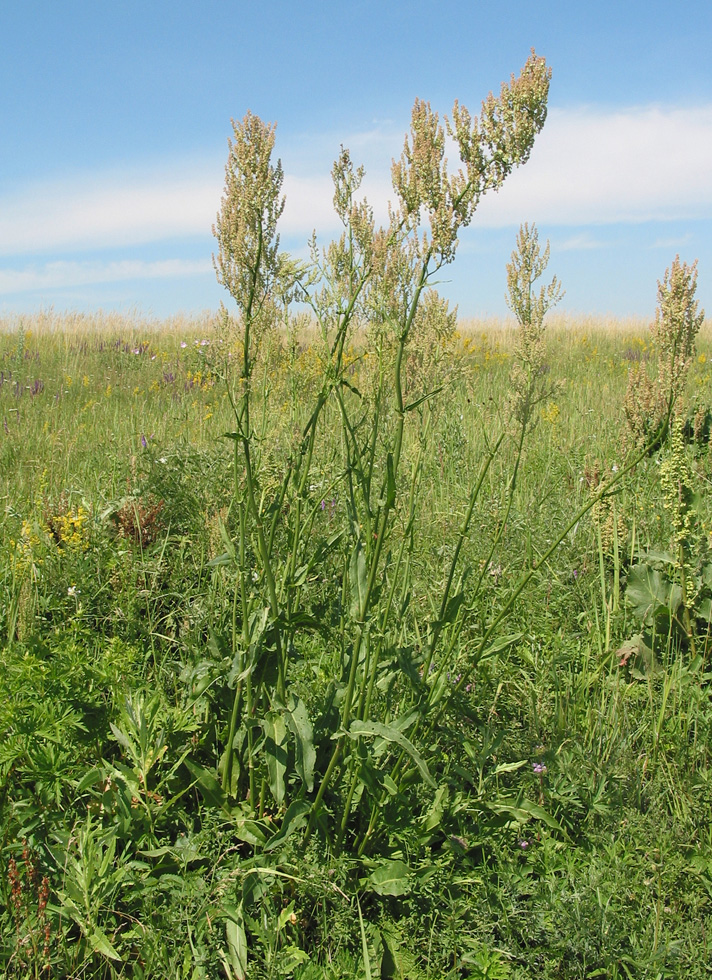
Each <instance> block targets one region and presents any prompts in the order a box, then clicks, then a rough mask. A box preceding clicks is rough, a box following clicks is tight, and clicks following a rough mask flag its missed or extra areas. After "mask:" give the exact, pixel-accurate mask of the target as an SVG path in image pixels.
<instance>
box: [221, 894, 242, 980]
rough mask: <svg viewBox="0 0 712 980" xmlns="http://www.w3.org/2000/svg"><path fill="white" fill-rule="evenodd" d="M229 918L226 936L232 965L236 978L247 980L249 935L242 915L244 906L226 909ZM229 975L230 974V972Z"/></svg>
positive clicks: (237, 979)
mask: <svg viewBox="0 0 712 980" xmlns="http://www.w3.org/2000/svg"><path fill="white" fill-rule="evenodd" d="M225 911H226V912H227V914H228V920H227V922H226V923H225V937H226V939H227V951H228V956H229V957H230V966H231V967H232V969H233V973H234V976H235V980H245V977H246V976H247V936H246V935H245V923H244V920H243V915H242V907H240V908H236V909H229V910H228V909H226V910H225ZM228 976H229V974H228Z"/></svg>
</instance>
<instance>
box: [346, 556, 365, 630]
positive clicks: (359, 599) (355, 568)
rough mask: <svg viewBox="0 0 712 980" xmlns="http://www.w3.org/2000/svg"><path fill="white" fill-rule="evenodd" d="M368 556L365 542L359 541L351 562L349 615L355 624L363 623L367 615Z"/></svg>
mask: <svg viewBox="0 0 712 980" xmlns="http://www.w3.org/2000/svg"><path fill="white" fill-rule="evenodd" d="M366 579H367V574H366V555H365V553H364V550H363V542H362V541H361V540H360V539H359V540H358V541H357V542H356V546H355V548H354V550H353V552H352V553H351V561H350V562H349V585H350V586H351V607H350V609H349V614H350V616H351V619H353V620H354V621H355V622H361V621H362V619H363V616H364V615H365V614H366V584H367V583H366Z"/></svg>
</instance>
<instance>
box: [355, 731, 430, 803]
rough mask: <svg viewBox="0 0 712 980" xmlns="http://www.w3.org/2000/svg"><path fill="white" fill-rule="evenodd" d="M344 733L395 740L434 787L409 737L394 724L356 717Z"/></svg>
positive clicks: (423, 761)
mask: <svg viewBox="0 0 712 980" xmlns="http://www.w3.org/2000/svg"><path fill="white" fill-rule="evenodd" d="M346 734H347V735H348V736H349V738H354V739H355V738H360V737H361V736H362V735H371V736H373V735H375V736H377V737H379V738H383V739H385V740H386V741H387V742H396V743H397V744H398V745H400V747H401V748H402V749H404V750H405V751H406V752H407V753H408V755H409V756H410V757H411V759H412V760H413V762H414V763H415V764H416V766H417V767H418V770H419V771H420V775H421V776H422V777H423V779H424V780H425V782H426V783H427V784H428V786H432V787H433V788H435V780H434V779H433V777H432V776H431V775H430V772H429V771H428V767H427V765H426V764H425V760H424V759H423V757H422V756H421V754H420V753H419V752H418V750H417V749H416V747H415V746H414V745H413V743H412V742H411V741H410V739H408V738H406V737H405V735H404V734H403V732H401V731H399V730H398V729H397V728H396V727H395V725H382V724H381V722H378V721H359V720H358V719H356V720H354V721H352V722H351V726H350V728H349V730H348V732H347V733H346Z"/></svg>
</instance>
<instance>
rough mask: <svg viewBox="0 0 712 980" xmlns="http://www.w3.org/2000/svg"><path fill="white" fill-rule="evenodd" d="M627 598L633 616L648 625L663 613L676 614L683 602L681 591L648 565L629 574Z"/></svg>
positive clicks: (632, 570)
mask: <svg viewBox="0 0 712 980" xmlns="http://www.w3.org/2000/svg"><path fill="white" fill-rule="evenodd" d="M625 596H626V601H627V602H628V603H629V604H630V605H631V606H632V609H633V614H634V615H635V616H636V617H637V619H639V620H640V621H641V622H642V623H645V624H647V625H651V624H652V622H653V619H654V618H655V616H656V615H657V614H658V613H659V612H661V611H669V612H670V613H675V611H676V610H677V607H678V606H679V605H680V602H681V600H682V595H681V594H680V592H679V589H677V588H675V587H674V586H673V585H672V583H671V582H669V581H668V580H667V579H666V578H663V576H662V574H661V573H660V572H659V571H658V570H657V569H655V568H651V567H650V565H646V564H641V565H634V566H633V568H631V570H630V571H629V572H628V583H627V586H626V592H625Z"/></svg>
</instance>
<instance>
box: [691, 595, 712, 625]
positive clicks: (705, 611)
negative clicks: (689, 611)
mask: <svg viewBox="0 0 712 980" xmlns="http://www.w3.org/2000/svg"><path fill="white" fill-rule="evenodd" d="M695 615H696V616H697V618H698V619H704V620H705V622H707V623H710V622H712V599H710V598H709V597H708V598H707V599H703V600H702V602H701V603H700V604H699V606H698V607H697V609H696V610H695Z"/></svg>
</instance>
